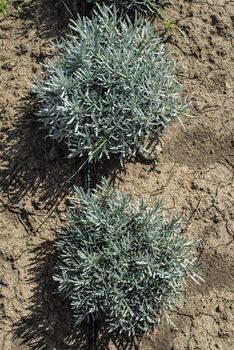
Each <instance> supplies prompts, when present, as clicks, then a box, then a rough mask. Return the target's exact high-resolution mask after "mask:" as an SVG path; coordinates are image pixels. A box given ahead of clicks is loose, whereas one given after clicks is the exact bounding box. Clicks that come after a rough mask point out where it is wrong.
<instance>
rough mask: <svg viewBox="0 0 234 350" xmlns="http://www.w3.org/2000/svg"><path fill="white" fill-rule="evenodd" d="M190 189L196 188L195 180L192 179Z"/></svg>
mask: <svg viewBox="0 0 234 350" xmlns="http://www.w3.org/2000/svg"><path fill="white" fill-rule="evenodd" d="M191 189H192V190H197V189H198V184H197V183H196V182H195V181H192V183H191Z"/></svg>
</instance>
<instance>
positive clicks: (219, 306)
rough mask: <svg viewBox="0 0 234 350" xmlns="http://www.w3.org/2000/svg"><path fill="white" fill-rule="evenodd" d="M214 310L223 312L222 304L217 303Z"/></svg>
mask: <svg viewBox="0 0 234 350" xmlns="http://www.w3.org/2000/svg"><path fill="white" fill-rule="evenodd" d="M215 311H216V312H224V306H223V305H222V304H219V305H218V306H217V307H216V309H215Z"/></svg>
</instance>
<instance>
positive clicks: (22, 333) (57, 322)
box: [14, 241, 86, 350]
mask: <svg viewBox="0 0 234 350" xmlns="http://www.w3.org/2000/svg"><path fill="white" fill-rule="evenodd" d="M32 253H33V260H32V262H31V264H30V265H29V266H28V274H29V276H31V277H30V278H29V280H28V283H30V284H32V285H34V288H33V291H32V297H31V299H30V305H31V306H30V307H29V309H28V311H29V314H28V316H26V317H24V318H22V319H21V320H20V322H19V323H17V324H15V331H14V337H15V339H17V340H19V339H20V340H21V344H25V345H28V346H29V347H30V349H32V350H42V349H43V350H45V349H57V350H66V349H69V350H71V349H86V347H85V338H86V336H85V327H83V328H80V329H75V328H74V323H73V319H72V315H71V312H70V310H69V305H68V304H67V303H66V302H64V301H63V300H61V299H60V298H59V297H58V295H56V293H55V290H56V289H55V282H54V281H53V279H52V275H53V273H54V266H55V253H54V249H53V242H51V241H47V242H44V243H43V244H41V245H40V246H38V247H36V248H35V249H34V250H33V252H32Z"/></svg>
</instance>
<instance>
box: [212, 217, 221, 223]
mask: <svg viewBox="0 0 234 350" xmlns="http://www.w3.org/2000/svg"><path fill="white" fill-rule="evenodd" d="M219 221H220V218H219V217H218V216H217V215H214V216H213V223H214V224H218V223H219Z"/></svg>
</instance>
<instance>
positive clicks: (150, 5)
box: [88, 0, 159, 14]
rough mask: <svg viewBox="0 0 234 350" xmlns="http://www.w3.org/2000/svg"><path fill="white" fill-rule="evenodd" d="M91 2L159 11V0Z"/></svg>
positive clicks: (122, 7) (124, 8)
mask: <svg viewBox="0 0 234 350" xmlns="http://www.w3.org/2000/svg"><path fill="white" fill-rule="evenodd" d="M88 2H89V3H94V4H97V3H102V2H104V3H105V4H107V5H115V6H116V7H117V8H120V9H123V10H126V11H129V10H130V11H131V10H137V11H139V12H143V13H148V14H151V13H152V14H154V13H156V12H157V11H158V7H159V1H158V0H104V1H103V0H88Z"/></svg>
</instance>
